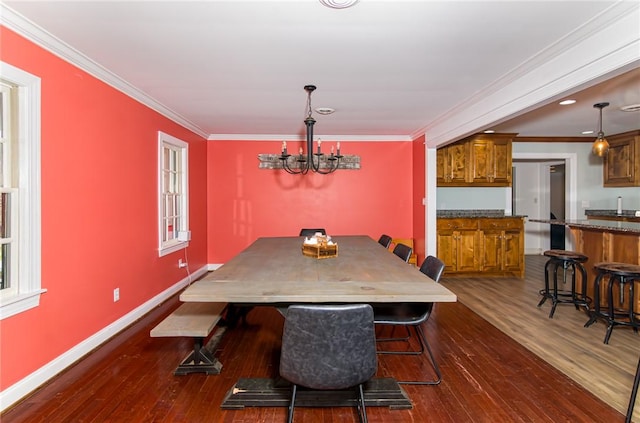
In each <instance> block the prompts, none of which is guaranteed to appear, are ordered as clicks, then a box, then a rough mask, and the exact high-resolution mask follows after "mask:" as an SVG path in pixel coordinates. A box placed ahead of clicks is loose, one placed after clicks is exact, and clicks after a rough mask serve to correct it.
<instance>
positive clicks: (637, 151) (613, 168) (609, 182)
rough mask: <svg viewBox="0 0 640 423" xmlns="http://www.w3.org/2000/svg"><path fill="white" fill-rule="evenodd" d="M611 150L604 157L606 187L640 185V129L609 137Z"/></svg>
mask: <svg viewBox="0 0 640 423" xmlns="http://www.w3.org/2000/svg"><path fill="white" fill-rule="evenodd" d="M607 141H609V152H608V153H607V155H606V157H605V159H604V175H603V176H604V184H603V185H604V186H605V187H638V186H640V131H632V132H625V133H623V134H618V135H612V136H610V137H607Z"/></svg>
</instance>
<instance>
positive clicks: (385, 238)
mask: <svg viewBox="0 0 640 423" xmlns="http://www.w3.org/2000/svg"><path fill="white" fill-rule="evenodd" d="M378 244H380V245H382V246H383V247H384V248H389V245H391V237H390V236H389V235H385V234H382V235H380V238H378Z"/></svg>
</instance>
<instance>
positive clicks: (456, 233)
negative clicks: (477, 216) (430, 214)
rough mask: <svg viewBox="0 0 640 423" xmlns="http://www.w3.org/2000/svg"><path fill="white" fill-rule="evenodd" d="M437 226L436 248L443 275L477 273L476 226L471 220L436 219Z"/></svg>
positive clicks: (477, 244) (478, 267)
mask: <svg viewBox="0 0 640 423" xmlns="http://www.w3.org/2000/svg"><path fill="white" fill-rule="evenodd" d="M437 226H438V234H437V246H436V248H437V250H438V258H439V259H440V260H442V261H443V262H444V263H445V273H447V274H449V273H458V272H477V271H478V270H479V269H480V266H479V262H478V258H477V255H476V253H477V251H478V246H479V243H478V224H477V223H476V222H474V221H473V219H438V225H437Z"/></svg>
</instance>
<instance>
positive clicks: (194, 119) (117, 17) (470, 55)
mask: <svg viewBox="0 0 640 423" xmlns="http://www.w3.org/2000/svg"><path fill="white" fill-rule="evenodd" d="M4 4H5V5H8V6H9V8H6V7H5V8H4V9H0V10H4V13H3V16H2V19H3V24H5V25H7V26H8V27H10V28H11V29H14V30H18V32H22V33H24V34H26V36H28V37H29V38H31V39H34V38H36V40H35V41H36V42H38V43H39V44H41V45H44V46H46V47H48V48H50V49H52V48H51V46H53V50H56V49H57V54H59V55H61V56H64V57H66V58H67V59H68V60H71V61H74V62H76V64H80V65H84V67H85V68H89V69H90V70H91V69H93V73H94V74H96V75H99V76H100V75H105V74H108V75H109V76H108V77H106V78H103V79H107V80H111V81H114V80H116V81H117V82H116V83H115V84H114V85H116V86H118V87H119V88H120V89H122V90H123V91H125V92H128V91H132V92H134V94H133V95H132V96H134V97H136V98H139V99H142V101H148V102H150V103H152V104H154V105H155V107H156V108H157V109H160V110H161V111H163V112H166V113H168V114H169V115H171V116H173V117H175V118H177V119H178V120H179V121H181V122H183V123H185V124H186V125H187V126H188V127H190V128H192V129H194V130H196V132H198V133H201V134H203V135H205V136H210V137H211V139H217V138H225V137H228V138H233V137H237V138H241V137H246V136H247V135H249V136H252V137H254V138H258V139H270V138H273V139H278V137H282V138H286V137H294V138H299V137H300V136H301V135H302V134H303V132H304V125H303V119H304V117H305V107H306V93H305V92H304V90H303V86H304V85H306V84H315V85H317V87H318V89H317V90H316V91H315V92H314V94H313V97H312V105H313V107H314V108H318V107H331V108H334V109H336V112H335V113H334V114H333V115H329V116H322V115H318V114H317V113H316V114H315V115H314V117H315V118H316V120H317V124H316V127H315V134H316V136H319V137H323V139H331V138H332V137H333V138H340V137H343V138H344V139H359V138H360V139H384V138H385V137H387V138H389V139H404V138H411V137H416V136H419V135H421V134H423V133H425V132H426V134H427V139H428V140H429V139H430V138H433V139H434V140H437V145H441V144H444V143H446V142H448V141H451V140H452V139H455V138H460V137H461V136H464V135H467V134H468V133H473V132H477V131H479V130H483V129H487V128H489V127H491V129H496V130H497V131H499V132H517V133H519V135H520V136H565V137H567V136H569V137H573V136H581V131H584V130H587V129H596V126H597V122H598V115H597V110H596V109H594V108H593V104H594V103H597V102H602V101H608V102H610V103H611V106H610V107H608V108H606V109H605V110H604V119H603V120H604V130H605V132H606V133H608V134H612V133H620V132H625V131H628V130H633V129H640V112H635V113H629V112H622V111H620V110H619V107H620V106H624V105H628V104H639V103H640V41H639V40H640V12H639V10H640V8H639V7H638V2H636V1H631V2H623V4H622V5H621V4H620V2H615V1H604V0H599V1H586V2H585V1H550V2H539V1H494V2H490V1H390V0H387V1H380V0H379V1H376V0H360V2H359V3H358V4H357V5H356V6H354V7H352V8H350V9H345V10H334V9H330V8H327V7H325V6H322V5H321V4H320V3H319V2H318V1H317V0H298V1H268V0H264V1H242V0H236V1H193V2H191V1H190V2H184V1H138V2H134V1H102V2H98V1H70V2H69V1H51V0H50V1H4ZM16 12H17V13H16ZM621 16H622V17H621ZM625 16H626V17H627V18H626V20H625V19H624V17H625ZM629 17H631V19H629ZM24 18H26V20H24ZM619 21H623V22H631V27H629V24H626V27H625V25H623V24H620V23H619ZM634 22H635V24H634ZM636 24H637V26H635V28H634V25H636ZM34 28H35V29H34ZM602 28H607V30H609V31H614V30H616V31H618V32H621V31H626V34H625V36H627V38H625V39H624V40H622V41H620V37H617V34H614V35H609V34H608V33H606V32H605V30H603V29H602ZM634 29H635V31H634ZM40 31H41V32H40ZM634 32H636V34H635V35H634ZM629 34H630V37H629ZM51 39H55V40H58V42H59V41H62V42H63V44H57V45H56V43H55V42H53V41H51ZM591 39H593V41H592V40H591ZM629 40H630V41H629ZM581 43H582V44H585V45H586V46H589V49H588V51H593V54H594V57H596V56H597V58H598V60H596V59H591V58H590V57H589V58H583V56H577V57H572V56H571V55H572V54H575V52H574V50H576V51H578V49H577V47H576V46H579V45H580V44H581ZM594 46H595V47H594ZM600 50H602V51H600ZM621 52H626V53H625V56H624V58H623V59H618V58H619V57H620V56H621ZM614 59H615V60H614ZM582 61H584V63H583V62H582ZM567 63H569V64H570V66H569V67H572V69H571V72H567V73H565V74H562V73H561V71H560V70H559V69H560V68H566V67H567V65H566V64H567ZM573 64H575V66H573ZM550 69H553V70H552V71H551V70H550ZM586 70H589V72H586ZM582 75H587V77H582ZM600 81H604V82H601V83H599V84H596V82H600ZM594 84H595V85H594ZM523 87H527V88H526V89H523ZM532 88H535V89H532ZM514 91H517V93H515V94H514V93H513V92H514ZM524 91H526V92H524ZM569 94H571V97H573V98H575V99H577V100H578V102H577V103H576V105H573V106H565V107H563V108H560V107H559V106H557V100H559V99H562V98H563V97H565V96H568V95H569ZM524 112H527V113H524ZM523 113H524V114H523ZM517 115H521V116H519V117H516V118H514V116H517ZM500 122H501V123H500ZM591 137H593V136H591Z"/></svg>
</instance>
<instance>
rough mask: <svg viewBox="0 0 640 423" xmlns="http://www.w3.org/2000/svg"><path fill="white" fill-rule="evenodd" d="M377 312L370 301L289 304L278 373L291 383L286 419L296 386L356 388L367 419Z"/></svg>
mask: <svg viewBox="0 0 640 423" xmlns="http://www.w3.org/2000/svg"><path fill="white" fill-rule="evenodd" d="M377 368H378V359H377V357H376V342H375V329H374V323H373V310H372V308H371V306H370V305H369V304H344V305H323V304H304V305H303V304H300V305H292V306H290V307H289V309H288V311H287V313H286V317H285V321H284V329H283V333H282V350H281V354H280V375H281V376H282V377H283V378H284V379H286V380H288V381H289V382H291V383H292V388H291V403H290V404H289V416H288V422H289V423H290V422H292V421H293V410H294V408H295V402H296V394H297V392H298V386H301V387H306V388H309V389H311V390H343V389H345V390H346V389H348V388H354V387H355V388H356V389H357V393H358V394H357V395H358V399H357V401H356V403H357V406H358V415H359V417H360V421H362V422H366V421H367V411H366V407H365V402H364V391H363V384H364V382H366V381H368V380H369V379H371V378H372V377H373V375H375V373H376V371H377Z"/></svg>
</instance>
